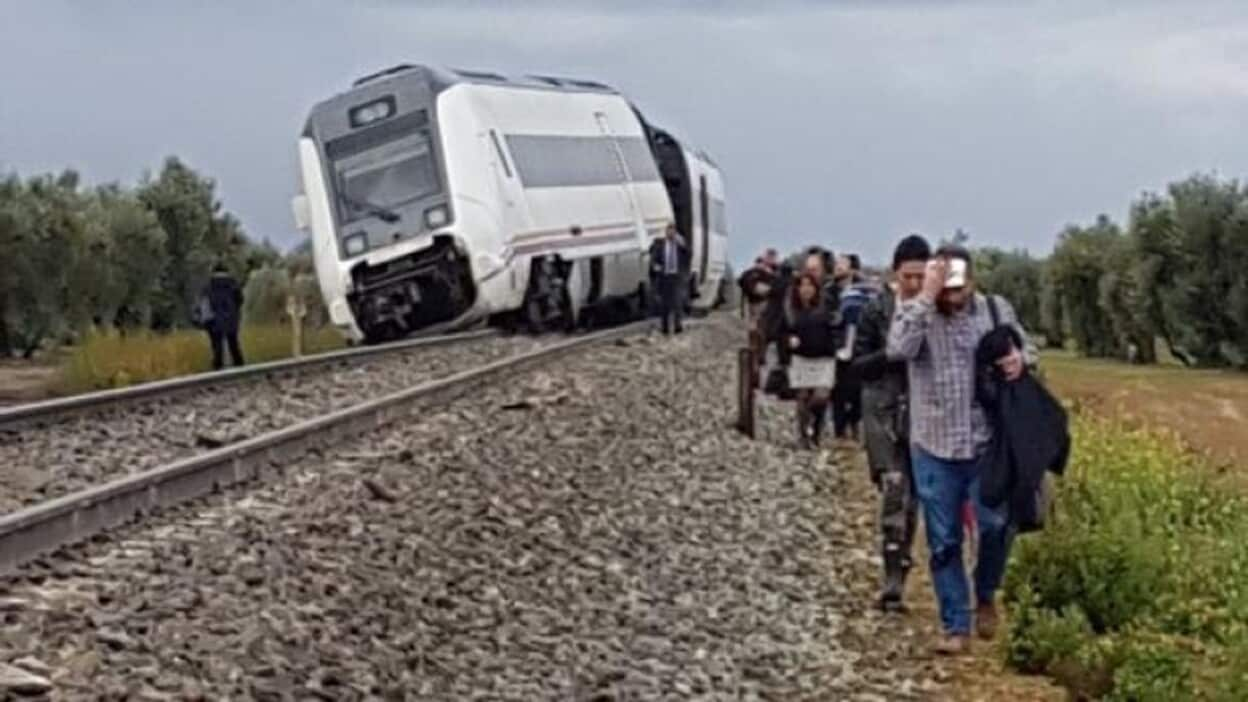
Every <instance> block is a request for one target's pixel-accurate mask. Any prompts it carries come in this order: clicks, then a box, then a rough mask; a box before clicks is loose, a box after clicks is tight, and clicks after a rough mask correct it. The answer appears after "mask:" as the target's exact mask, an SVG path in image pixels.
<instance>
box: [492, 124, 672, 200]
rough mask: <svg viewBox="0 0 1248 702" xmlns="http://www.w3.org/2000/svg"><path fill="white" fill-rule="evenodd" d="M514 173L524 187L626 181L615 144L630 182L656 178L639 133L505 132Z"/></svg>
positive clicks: (613, 183) (616, 183)
mask: <svg viewBox="0 0 1248 702" xmlns="http://www.w3.org/2000/svg"><path fill="white" fill-rule="evenodd" d="M504 139H506V141H507V151H508V153H510V154H511V159H512V164H513V165H514V166H515V169H516V175H517V176H518V177H519V178H520V181H521V182H522V183H524V187H526V188H558V187H565V188H566V187H575V186H601V185H619V184H622V183H625V182H628V181H627V179H626V178H625V174H624V173H623V171H622V169H621V168H620V163H619V157H618V156H617V154H616V146H617V145H618V147H619V149H620V151H621V152H622V153H623V155H624V163H625V165H626V167H627V168H628V171H629V176H631V180H632V181H633V182H639V183H640V182H650V181H656V180H658V179H659V173H658V169H657V168H656V167H655V164H654V157H653V156H651V155H650V151H649V149H648V148H647V146H646V143H645V141H644V140H643V139H641V138H640V137H618V138H614V143H612V142H613V137H609V136H601V137H579V136H578V137H573V136H546V135H535V134H507V135H505V136H504Z"/></svg>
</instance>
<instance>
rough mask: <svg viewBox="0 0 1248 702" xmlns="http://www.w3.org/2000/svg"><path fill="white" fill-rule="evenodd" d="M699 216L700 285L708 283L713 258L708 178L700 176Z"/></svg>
mask: <svg viewBox="0 0 1248 702" xmlns="http://www.w3.org/2000/svg"><path fill="white" fill-rule="evenodd" d="M698 214H699V215H701V220H702V221H701V222H700V223H699V224H700V225H701V226H700V227H699V230H700V231H699V234H700V235H701V239H702V262H701V263H700V264H699V268H698V283H699V284H702V283H705V282H706V275H707V272H708V271H709V269H710V260H711V259H710V256H711V200H710V196H709V195H708V194H707V192H706V176H705V175H699V176H698Z"/></svg>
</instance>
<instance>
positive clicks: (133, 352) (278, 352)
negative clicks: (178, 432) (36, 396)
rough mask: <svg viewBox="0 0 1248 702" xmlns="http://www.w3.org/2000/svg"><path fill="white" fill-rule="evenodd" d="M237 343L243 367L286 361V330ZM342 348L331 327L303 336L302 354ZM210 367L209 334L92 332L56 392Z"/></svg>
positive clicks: (260, 328) (261, 330)
mask: <svg viewBox="0 0 1248 702" xmlns="http://www.w3.org/2000/svg"><path fill="white" fill-rule="evenodd" d="M239 343H240V344H241V345H242V347H243V357H244V359H245V360H246V361H247V363H264V362H266V361H276V360H280V359H283V358H289V357H290V355H291V330H290V326H289V325H278V324H275V325H248V326H245V327H243V328H242V330H241V331H240V333H239ZM345 345H346V341H345V340H344V339H343V337H342V335H341V334H339V333H338V332H337V331H336V330H335V329H333V328H331V327H325V328H321V329H309V330H307V331H305V332H304V338H303V350H304V353H305V354H313V353H320V352H323V351H331V350H334V349H338V348H342V347H343V346H345ZM227 358H228V356H227ZM211 368H212V350H211V348H210V347H209V345H208V335H207V334H206V333H204V332H202V331H196V330H183V331H177V332H171V333H168V334H156V333H153V332H150V331H126V332H121V331H115V330H109V331H93V332H91V333H89V334H87V335H86V336H85V337H84V338H83V339H82V341H81V343H79V344H78V345H77V346H76V347H74V348H73V349H72V351H71V352H70V353H69V355H68V356H67V357H66V358H65V360H64V361H63V362H62V364H61V368H60V374H59V379H58V381H57V383H56V385H55V388H54V389H55V391H56V392H57V393H58V394H66V395H68V394H74V393H81V392H89V391H91V390H102V389H107V388H117V387H125V386H128V385H134V384H138V383H147V382H151V381H153V380H163V379H166V378H174V377H178V376H183V375H190V374H192V373H202V372H205V371H208V370H211Z"/></svg>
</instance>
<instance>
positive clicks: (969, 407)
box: [888, 293, 1036, 461]
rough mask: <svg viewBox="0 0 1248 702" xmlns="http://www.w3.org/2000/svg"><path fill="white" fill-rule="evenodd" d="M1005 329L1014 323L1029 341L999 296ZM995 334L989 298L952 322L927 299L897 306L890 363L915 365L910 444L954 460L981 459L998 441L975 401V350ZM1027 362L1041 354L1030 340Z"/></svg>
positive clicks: (976, 301) (973, 303) (910, 372)
mask: <svg viewBox="0 0 1248 702" xmlns="http://www.w3.org/2000/svg"><path fill="white" fill-rule="evenodd" d="M997 313H998V315H999V317H1000V320H999V321H1000V323H1001V324H1013V325H1014V327H1015V328H1016V329H1018V331H1019V333H1020V334H1022V335H1023V339H1027V334H1026V332H1024V331H1023V328H1022V325H1020V324H1019V323H1018V316H1017V315H1016V314H1015V313H1014V308H1013V307H1012V306H1011V305H1010V303H1009V302H1007V301H1006V300H1005V299H1004V298H1001V297H997ZM991 329H992V314H991V312H990V311H989V309H988V302H987V300H986V299H985V298H984V296H983V295H980V294H978V293H977V294H976V295H975V297H974V298H973V299H972V300H971V302H970V304H968V305H967V306H966V308H965V309H963V310H961V311H959V312H957V313H956V314H954V315H952V316H948V317H946V316H945V315H943V314H940V313H939V312H938V311H936V307H935V305H934V304H933V303H932V301H931V300H929V299H928V298H927V297H926V296H924V295H920V296H919V297H917V298H913V299H911V300H907V301H906V302H903V303H901V304H900V305H898V307H897V311H896V312H895V313H894V314H893V323H892V325H891V326H890V328H889V332H888V356H889V358H894V359H899V360H906V361H908V362H909V363H908V364H907V365H908V366H909V369H908V375H909V379H910V440H911V441H912V442H913V443H914V444H915V445H917V446H918V447H919V448H921V449H923V450H924V451H926V452H927V453H929V454H931V455H933V456H935V457H936V458H941V459H944V460H948V461H963V460H970V459H973V458H975V456H976V455H978V452H979V451H980V450H981V449H983V447H984V446H985V445H986V444H987V443H988V442H989V441H991V440H992V427H991V426H990V425H989V424H988V418H987V416H986V415H985V414H984V410H983V408H981V407H980V406H979V402H978V401H977V400H976V398H975V349H976V347H977V346H979V340H980V339H981V338H983V336H984V335H985V334H987V333H988V331H989V330H991ZM1023 352H1024V354H1025V356H1026V359H1027V362H1028V363H1031V362H1033V361H1034V360H1035V358H1036V354H1035V351H1034V349H1033V347H1032V346H1031V344H1030V341H1028V342H1027V344H1026V348H1025V349H1024V350H1023Z"/></svg>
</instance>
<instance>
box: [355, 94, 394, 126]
mask: <svg viewBox="0 0 1248 702" xmlns="http://www.w3.org/2000/svg"><path fill="white" fill-rule="evenodd" d="M394 107H395V102H394V97H393V96H391V95H387V96H386V97H383V98H381V99H380V100H374V101H372V102H369V103H365V104H363V105H356V106H355V107H353V108H351V111H350V112H349V113H348V117H349V119H350V120H351V126H352V127H363V126H364V125H366V124H372V123H373V122H377V121H380V120H383V119H386V118H387V117H389V116H390V115H393V114H394Z"/></svg>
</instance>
